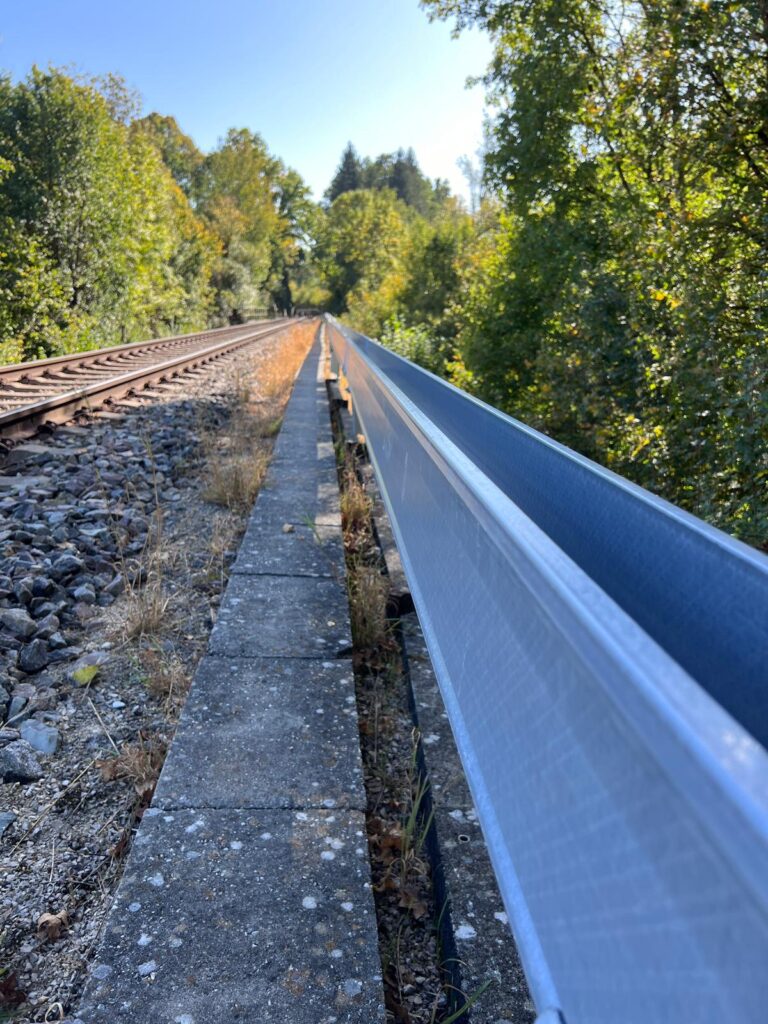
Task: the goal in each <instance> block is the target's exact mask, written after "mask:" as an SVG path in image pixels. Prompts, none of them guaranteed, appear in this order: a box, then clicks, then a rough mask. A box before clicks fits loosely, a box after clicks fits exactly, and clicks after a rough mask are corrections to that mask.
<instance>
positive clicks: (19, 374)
mask: <svg viewBox="0 0 768 1024" xmlns="http://www.w3.org/2000/svg"><path fill="white" fill-rule="evenodd" d="M253 326H254V324H253V323H248V324H237V325H234V326H233V325H229V326H227V327H215V328H212V329H211V330H209V331H195V332H192V333H190V334H174V335H171V336H169V337H167V338H150V339H148V340H147V341H132V342H129V343H128V344H127V345H112V346H110V347H109V348H97V349H89V350H87V351H85V352H71V353H68V354H67V355H63V356H52V357H51V358H50V359H33V360H30V361H29V362H26V363H11V364H9V365H8V366H0V386H2V385H4V384H10V383H14V382H16V381H24V380H32V381H33V380H36V379H39V378H40V377H41V376H43V375H45V374H47V373H48V372H50V371H51V370H55V371H57V372H58V371H59V370H63V369H70V368H75V369H79V368H88V367H90V366H93V365H98V364H99V363H101V362H102V361H103V360H105V359H106V360H111V359H115V358H120V357H122V356H123V355H124V354H128V355H129V356H132V355H134V354H135V353H141V352H143V351H146V352H154V351H162V350H163V349H165V348H175V347H179V346H180V345H184V344H186V343H189V342H190V341H194V340H196V339H197V340H201V341H202V340H204V339H206V338H227V337H231V336H232V335H233V334H238V333H242V331H243V329H244V328H245V327H253Z"/></svg>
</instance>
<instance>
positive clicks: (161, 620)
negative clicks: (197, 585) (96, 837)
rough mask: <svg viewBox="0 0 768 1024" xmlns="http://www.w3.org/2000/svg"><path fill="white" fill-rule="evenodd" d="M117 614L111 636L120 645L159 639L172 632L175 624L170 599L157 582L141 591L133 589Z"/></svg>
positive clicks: (156, 580)
mask: <svg viewBox="0 0 768 1024" xmlns="http://www.w3.org/2000/svg"><path fill="white" fill-rule="evenodd" d="M120 613H121V614H120V618H119V619H118V621H117V622H115V623H114V624H113V632H114V633H115V634H116V635H117V636H118V638H119V639H120V640H121V641H123V642H126V641H128V640H138V639H140V638H141V637H147V636H150V637H151V636H162V635H163V633H167V632H168V631H169V630H171V629H173V627H174V625H175V621H176V618H175V615H174V614H173V610H172V598H171V595H170V594H169V593H168V592H167V591H166V590H165V588H164V587H163V583H162V580H161V579H158V578H153V579H150V580H149V581H148V582H147V583H146V584H145V585H144V586H143V587H132V588H131V589H130V590H129V591H128V592H127V594H126V596H125V600H124V601H123V602H122V603H121V606H120Z"/></svg>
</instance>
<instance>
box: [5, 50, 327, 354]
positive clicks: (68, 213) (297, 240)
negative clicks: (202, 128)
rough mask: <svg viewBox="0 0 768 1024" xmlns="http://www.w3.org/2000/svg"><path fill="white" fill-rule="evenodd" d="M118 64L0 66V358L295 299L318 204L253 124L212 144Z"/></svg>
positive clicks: (198, 323) (102, 341)
mask: <svg viewBox="0 0 768 1024" xmlns="http://www.w3.org/2000/svg"><path fill="white" fill-rule="evenodd" d="M137 113H138V103H137V101H136V99H135V97H133V96H132V95H131V94H130V93H129V92H128V91H127V90H126V89H125V87H124V85H123V84H122V82H121V81H120V80H119V79H117V78H115V77H108V78H107V79H103V80H96V79H92V80H76V79H74V78H72V77H70V76H69V75H66V74H64V73H63V72H61V71H59V70H57V69H54V68H51V69H48V70H47V71H41V70H39V69H37V68H34V69H33V70H32V72H31V73H30V75H29V76H28V78H27V79H26V80H25V81H23V82H19V83H16V84H14V83H12V82H11V80H10V79H9V78H2V79H0V359H2V361H14V360H19V359H33V358H36V357H38V356H43V355H51V354H55V353H57V352H61V351H70V350H78V349H85V348H91V347H94V346H101V345H109V344H114V343H117V342H121V341H129V340H133V339H136V338H141V337H147V336H149V335H153V334H165V333H172V332H176V331H184V330H192V329H195V328H202V327H204V326H206V325H207V324H208V323H211V322H213V323H226V322H236V321H238V320H239V319H242V318H243V317H245V316H246V315H248V312H249V310H251V309H253V308H254V307H258V306H263V305H267V304H269V305H274V306H275V307H277V308H278V309H281V310H284V311H290V310H291V309H292V306H293V298H292V287H293V280H292V275H293V273H294V271H295V269H296V268H297V267H298V266H299V265H300V264H301V262H302V261H303V259H304V256H305V251H306V247H307V245H308V231H309V223H310V220H311V216H312V204H311V202H310V201H309V198H308V191H307V189H306V187H305V186H304V184H303V182H302V180H301V178H300V177H299V176H298V174H296V172H295V171H291V170H289V169H287V168H285V167H284V166H283V164H282V163H281V162H280V161H279V160H277V159H276V158H275V157H273V156H271V155H270V153H269V151H268V150H267V148H266V146H265V144H264V142H263V141H262V140H261V139H260V138H259V136H257V135H254V134H253V133H251V132H248V131H246V130H241V131H237V130H232V131H230V132H229V134H228V135H227V137H226V138H225V139H224V141H223V142H222V143H221V145H220V146H219V147H218V148H217V149H216V150H215V151H214V152H213V153H210V154H208V155H207V156H206V155H204V154H202V153H201V152H200V151H199V150H198V149H197V147H196V146H195V145H194V143H193V142H192V140H191V139H190V138H189V137H188V136H186V135H184V134H183V132H181V130H180V129H179V127H178V125H177V124H176V122H175V121H174V119H173V118H171V117H163V116H161V115H159V114H149V115H148V116H146V117H143V118H139V117H138V116H137Z"/></svg>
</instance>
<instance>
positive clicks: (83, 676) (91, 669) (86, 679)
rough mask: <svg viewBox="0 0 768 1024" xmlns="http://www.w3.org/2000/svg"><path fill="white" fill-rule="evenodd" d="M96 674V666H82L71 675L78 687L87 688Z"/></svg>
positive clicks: (97, 671) (97, 672)
mask: <svg viewBox="0 0 768 1024" xmlns="http://www.w3.org/2000/svg"><path fill="white" fill-rule="evenodd" d="M98 674H99V666H98V665H83V667H82V668H78V669H76V670H75V671H74V672H73V673H72V678H73V679H74V681H75V682H76V683H77V685H78V686H87V685H88V684H89V683H92V682H93V680H94V679H95V678H96V676H97V675H98Z"/></svg>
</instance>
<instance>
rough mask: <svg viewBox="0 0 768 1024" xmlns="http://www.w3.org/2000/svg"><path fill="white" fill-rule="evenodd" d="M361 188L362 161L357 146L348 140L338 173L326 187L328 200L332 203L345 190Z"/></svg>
mask: <svg viewBox="0 0 768 1024" xmlns="http://www.w3.org/2000/svg"><path fill="white" fill-rule="evenodd" d="M359 188H363V183H362V163H361V161H360V159H359V158H358V155H357V153H356V151H355V147H354V146H353V145H352V143H351V142H348V143H347V147H346V149H345V150H344V152H343V153H342V154H341V163H340V164H339V166H338V169H337V171H336V174H335V175H334V176H333V180H332V181H331V184H330V185H329V186H328V188H327V189H326V192H325V198H326V201H327V202H328V203H329V204H331V203H333V202H334V200H336V199H338V198H339V196H340V195H342V194H343V193H344V192H354V191H355V190H356V189H359Z"/></svg>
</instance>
